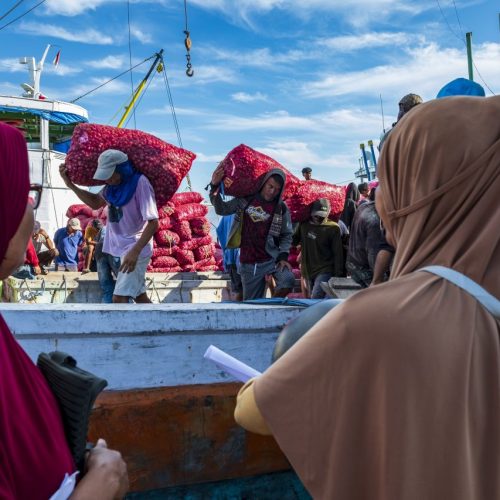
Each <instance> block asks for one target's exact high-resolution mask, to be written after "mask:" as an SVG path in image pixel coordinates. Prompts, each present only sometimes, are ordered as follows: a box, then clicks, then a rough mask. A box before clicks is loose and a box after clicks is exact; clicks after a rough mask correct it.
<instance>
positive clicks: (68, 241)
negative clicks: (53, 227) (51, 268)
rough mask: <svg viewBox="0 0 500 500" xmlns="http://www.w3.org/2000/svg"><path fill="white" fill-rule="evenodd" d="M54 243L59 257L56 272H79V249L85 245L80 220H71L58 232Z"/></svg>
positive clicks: (56, 261)
mask: <svg viewBox="0 0 500 500" xmlns="http://www.w3.org/2000/svg"><path fill="white" fill-rule="evenodd" d="M54 243H55V245H56V248H57V251H58V252H59V255H58V256H57V257H56V260H55V263H56V271H59V270H61V271H70V272H76V271H78V247H79V246H80V245H81V244H82V243H83V236H82V226H81V225H80V221H79V220H78V219H76V218H75V219H69V220H68V224H67V225H66V227H62V228H61V229H58V230H57V231H56V234H55V235H54Z"/></svg>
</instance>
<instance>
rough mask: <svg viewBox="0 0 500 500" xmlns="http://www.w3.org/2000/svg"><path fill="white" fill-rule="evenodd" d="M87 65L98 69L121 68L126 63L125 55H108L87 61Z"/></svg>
mask: <svg viewBox="0 0 500 500" xmlns="http://www.w3.org/2000/svg"><path fill="white" fill-rule="evenodd" d="M85 65H86V66H89V67H91V68H96V69H121V68H124V67H125V66H126V63H125V57H124V56H107V57H105V58H104V59H96V60H94V61H86V62H85Z"/></svg>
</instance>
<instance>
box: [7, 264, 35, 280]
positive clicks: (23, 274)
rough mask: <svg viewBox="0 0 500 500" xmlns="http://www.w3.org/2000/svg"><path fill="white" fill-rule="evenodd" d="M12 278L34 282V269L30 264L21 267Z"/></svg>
mask: <svg viewBox="0 0 500 500" xmlns="http://www.w3.org/2000/svg"><path fill="white" fill-rule="evenodd" d="M12 276H13V277H14V278H17V279H19V280H24V279H29V280H34V279H35V274H34V273H33V268H32V267H31V266H30V265H29V264H23V265H22V266H19V267H18V268H17V269H16V270H15V271H14V272H13V273H12Z"/></svg>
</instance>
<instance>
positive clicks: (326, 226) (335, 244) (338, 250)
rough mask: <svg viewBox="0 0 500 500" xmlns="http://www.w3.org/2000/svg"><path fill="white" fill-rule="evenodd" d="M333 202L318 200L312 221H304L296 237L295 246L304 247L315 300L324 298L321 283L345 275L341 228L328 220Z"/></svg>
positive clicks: (305, 269)
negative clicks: (343, 272) (343, 273)
mask: <svg viewBox="0 0 500 500" xmlns="http://www.w3.org/2000/svg"><path fill="white" fill-rule="evenodd" d="M329 214H330V202H329V201H328V200H327V199H325V198H320V199H319V200H316V201H315V202H314V203H313V204H312V207H311V215H310V217H309V220H307V221H305V222H301V223H300V224H299V226H298V227H297V229H296V230H295V234H294V235H293V239H292V245H295V246H297V245H300V248H301V266H300V268H301V271H302V275H303V277H304V278H305V279H306V280H307V281H308V289H309V290H310V294H311V298H312V299H323V298H324V297H325V292H324V290H323V289H322V287H321V282H323V281H328V280H329V279H330V278H331V277H333V276H342V271H343V267H344V256H343V250H342V237H341V234H340V228H339V226H338V224H336V223H335V222H333V221H331V220H328V215H329Z"/></svg>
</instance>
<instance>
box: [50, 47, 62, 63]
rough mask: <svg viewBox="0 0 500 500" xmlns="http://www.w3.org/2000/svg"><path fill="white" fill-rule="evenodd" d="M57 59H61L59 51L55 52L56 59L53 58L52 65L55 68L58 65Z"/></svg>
mask: <svg viewBox="0 0 500 500" xmlns="http://www.w3.org/2000/svg"><path fill="white" fill-rule="evenodd" d="M59 59H61V51H60V50H58V51H57V54H56V57H55V58H54V61H53V63H52V64H53V65H54V66H57V65H58V64H59Z"/></svg>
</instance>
